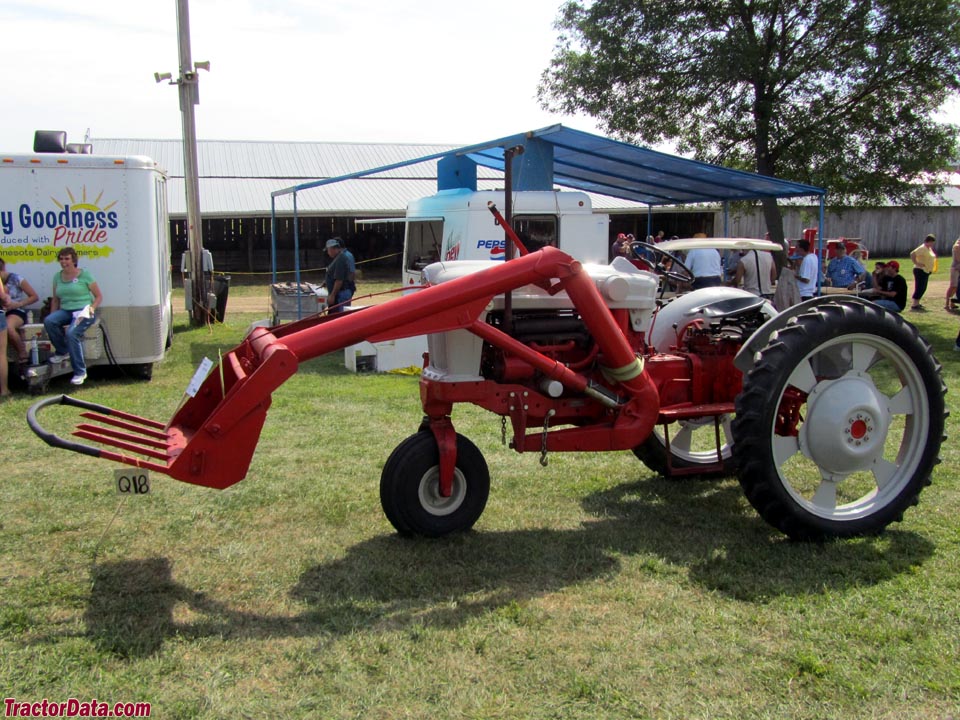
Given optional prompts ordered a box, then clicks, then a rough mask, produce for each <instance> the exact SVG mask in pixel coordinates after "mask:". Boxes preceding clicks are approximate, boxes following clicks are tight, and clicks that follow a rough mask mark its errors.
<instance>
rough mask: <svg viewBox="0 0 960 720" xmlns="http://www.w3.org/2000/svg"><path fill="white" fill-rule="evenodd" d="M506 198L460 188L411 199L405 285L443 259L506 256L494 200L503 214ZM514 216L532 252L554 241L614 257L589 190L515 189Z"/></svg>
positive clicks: (582, 255)
mask: <svg viewBox="0 0 960 720" xmlns="http://www.w3.org/2000/svg"><path fill="white" fill-rule="evenodd" d="M504 200H505V198H504V193H503V191H502V190H480V191H475V190H467V189H456V190H441V191H440V192H438V193H437V194H436V195H430V196H429V197H425V198H420V199H418V200H413V201H412V202H410V204H409V205H408V206H407V215H406V218H404V220H405V222H406V226H407V227H406V236H405V239H404V244H403V284H404V285H405V286H406V285H419V284H420V272H421V270H423V268H425V267H426V266H427V265H429V264H430V263H432V262H436V261H438V260H503V259H504V236H503V230H502V229H500V228H498V227H497V226H496V225H495V224H494V222H493V218H492V216H491V215H490V211H489V209H488V203H491V202H492V203H494V205H496V206H497V208H498V209H499V210H500V212H501V213H503V212H504V211H505V207H504ZM512 214H513V227H514V230H515V231H516V233H517V235H518V236H519V237H520V239H521V240H523V241H524V243H525V244H526V245H527V246H528V247H527V249H528V250H531V251H532V250H538V249H540V248H541V247H543V246H544V245H553V246H554V247H558V248H560V249H561V250H563V251H564V252H566V253H568V254H569V255H572V256H573V257H575V258H577V259H578V260H580V261H581V262H594V263H605V262H607V260H608V254H609V251H610V241H609V240H608V235H609V233H608V226H609V224H610V218H609V216H607V215H604V214H599V213H594V212H593V207H592V206H591V204H590V196H589V195H586V194H585V193H580V192H567V191H539V190H538V191H534V190H525V191H522V192H515V193H513V213H512ZM371 222H372V221H371Z"/></svg>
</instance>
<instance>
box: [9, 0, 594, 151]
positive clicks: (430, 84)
mask: <svg viewBox="0 0 960 720" xmlns="http://www.w3.org/2000/svg"><path fill="white" fill-rule="evenodd" d="M560 4H561V0H485V2H482V3H479V2H476V1H475V0H474V1H473V2H464V1H463V0H447V1H446V2H443V1H439V2H434V1H432V0H423V1H420V0H413V2H407V3H404V2H398V1H397V0H369V1H367V2H364V1H363V0H359V1H358V0H329V1H327V2H323V3H319V2H314V1H312V0H274V2H270V3H263V2H260V3H254V2H250V1H249V0H190V35H191V46H192V54H193V60H194V61H201V60H209V61H210V63H211V71H210V72H209V73H202V74H201V79H200V105H199V106H198V107H197V112H196V117H197V135H198V137H200V138H201V139H231V140H316V141H325V140H329V141H358V142H371V141H385V142H451V143H472V142H480V141H483V140H488V139H491V138H495V137H500V136H503V135H509V134H512V133H515V132H521V131H524V130H529V129H534V128H538V127H543V126H546V125H550V124H553V123H555V122H563V123H564V124H567V125H569V126H571V127H575V128H577V129H581V130H586V131H588V132H592V131H596V130H597V127H596V125H595V123H594V122H593V121H592V120H591V119H590V118H586V117H572V118H571V117H565V116H559V115H554V114H549V113H547V112H545V111H543V110H542V109H541V108H540V107H539V105H538V103H537V101H536V87H537V83H538V80H539V77H540V73H541V72H542V71H543V69H544V68H545V67H546V66H547V64H548V63H549V59H550V56H551V53H552V50H553V47H554V44H555V41H556V31H555V30H554V28H553V22H554V20H555V19H556V16H557V13H558V8H559V6H560ZM0 27H3V28H4V42H3V43H2V45H0V67H2V68H3V81H2V83H0V87H2V92H3V97H4V103H3V111H2V116H0V117H2V121H0V143H2V145H0V147H2V149H3V150H4V151H7V152H20V151H29V150H30V149H31V147H32V144H33V131H34V130H37V129H45V130H66V131H67V133H68V139H69V140H70V141H71V142H79V141H82V140H83V136H84V134H85V132H86V130H87V129H88V128H89V129H90V132H91V134H92V135H93V137H94V138H96V137H98V136H99V137H133V138H178V137H180V133H181V125H180V123H181V116H180V111H179V105H178V94H177V90H176V88H175V87H173V86H170V85H168V84H166V83H161V84H159V85H158V84H156V83H155V82H154V79H153V74H154V72H172V73H173V75H174V77H177V75H178V74H179V68H178V62H179V54H178V46H177V35H176V0H135V1H134V2H131V1H130V0H90V1H89V2H86V3H76V2H67V1H66V0H29V2H25V1H23V0H12V1H11V0H8V1H7V2H4V3H2V4H0Z"/></svg>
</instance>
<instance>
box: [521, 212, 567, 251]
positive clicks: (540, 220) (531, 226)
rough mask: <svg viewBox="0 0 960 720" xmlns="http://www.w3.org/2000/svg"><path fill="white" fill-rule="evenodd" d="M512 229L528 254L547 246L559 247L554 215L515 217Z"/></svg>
mask: <svg viewBox="0 0 960 720" xmlns="http://www.w3.org/2000/svg"><path fill="white" fill-rule="evenodd" d="M513 229H514V232H516V233H517V237H519V238H520V241H521V242H522V243H523V244H524V245H525V246H526V248H527V250H529V251H530V252H533V251H534V250H539V249H540V248H542V247H546V246H547V245H552V246H553V247H559V246H560V238H559V237H558V236H557V218H556V216H554V215H515V216H514V218H513Z"/></svg>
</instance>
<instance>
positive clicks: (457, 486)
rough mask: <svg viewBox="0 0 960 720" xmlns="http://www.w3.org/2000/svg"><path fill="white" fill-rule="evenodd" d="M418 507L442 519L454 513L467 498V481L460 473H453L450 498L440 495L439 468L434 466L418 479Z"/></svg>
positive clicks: (456, 471) (458, 469) (456, 469)
mask: <svg viewBox="0 0 960 720" xmlns="http://www.w3.org/2000/svg"><path fill="white" fill-rule="evenodd" d="M417 496H418V497H419V498H420V506H421V507H422V508H423V509H424V510H426V511H427V512H428V513H430V514H431V515H436V516H438V517H442V516H444V515H450V514H452V513H455V512H456V511H457V510H458V509H459V508H460V506H461V505H463V501H464V500H465V499H466V497H467V480H466V478H465V477H464V476H463V473H462V472H461V471H460V468H455V469H454V471H453V488H452V492H451V493H450V497H443V496H442V495H441V494H440V466H439V465H434V466H433V467H432V468H430V469H429V470H427V471H426V472H425V473H424V474H423V477H422V478H420V487H419V488H418V489H417Z"/></svg>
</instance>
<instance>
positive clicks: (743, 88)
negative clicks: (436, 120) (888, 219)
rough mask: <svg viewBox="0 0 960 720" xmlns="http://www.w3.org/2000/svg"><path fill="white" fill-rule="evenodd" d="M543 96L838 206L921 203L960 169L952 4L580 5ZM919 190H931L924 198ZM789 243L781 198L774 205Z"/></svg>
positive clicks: (955, 8)
mask: <svg viewBox="0 0 960 720" xmlns="http://www.w3.org/2000/svg"><path fill="white" fill-rule="evenodd" d="M557 28H558V30H559V31H560V37H559V39H558V42H557V46H556V50H555V53H554V57H553V59H552V61H551V64H550V67H549V68H547V69H546V70H545V71H544V73H543V76H542V78H541V83H540V88H539V96H540V100H541V103H542V104H543V105H544V106H545V107H546V108H548V109H553V110H560V111H563V112H568V113H573V112H584V113H587V114H589V115H592V116H593V117H595V118H597V119H598V120H599V121H600V123H601V125H602V126H603V127H604V128H605V130H606V131H607V132H609V133H611V134H612V135H615V136H617V137H620V138H623V139H625V140H629V141H634V142H643V143H648V144H656V143H660V142H663V141H672V142H674V143H675V144H676V147H677V149H678V150H679V151H680V152H681V153H684V154H693V155H694V156H695V157H696V158H697V159H700V160H706V161H708V162H714V163H719V164H722V165H725V166H728V167H734V168H739V169H744V170H753V171H755V172H758V173H760V174H763V175H770V176H780V177H784V178H788V179H790V180H795V181H800V182H805V183H809V184H812V185H818V186H820V187H824V188H826V189H827V191H828V201H829V203H830V205H831V206H841V205H846V204H850V203H851V202H853V201H856V202H857V203H858V204H860V205H865V204H866V205H869V204H876V203H879V202H881V201H884V200H889V199H892V200H896V201H897V202H900V203H903V204H908V205H909V204H919V203H921V202H922V201H923V198H924V197H925V196H926V195H927V194H928V192H930V190H931V189H932V190H933V192H937V193H939V192H941V191H942V184H940V183H938V181H937V179H936V178H933V180H932V181H931V180H930V177H931V175H930V174H931V172H936V171H940V170H943V169H945V168H946V167H947V166H948V164H949V163H950V162H951V161H952V160H953V159H954V158H955V157H956V150H957V131H958V128H957V127H956V126H954V125H950V124H946V123H942V122H938V121H937V120H936V119H935V117H934V115H935V113H936V112H937V111H938V109H939V108H941V107H942V106H943V104H944V102H945V101H946V100H948V99H949V98H951V97H952V96H954V95H955V94H956V93H957V91H958V90H960V2H955V1H952V0H595V1H594V2H589V3H582V2H578V1H577V0H571V1H570V2H568V3H567V4H566V5H565V6H564V7H563V8H562V10H561V14H560V17H559V19H558V21H557ZM918 181H927V182H928V183H929V184H927V185H926V186H924V185H923V184H919V183H918ZM764 213H765V218H766V221H767V226H768V228H769V230H770V232H771V235H772V236H773V237H775V238H780V239H782V236H783V223H782V219H781V216H780V212H779V208H778V206H777V203H776V201H775V200H771V201H764Z"/></svg>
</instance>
